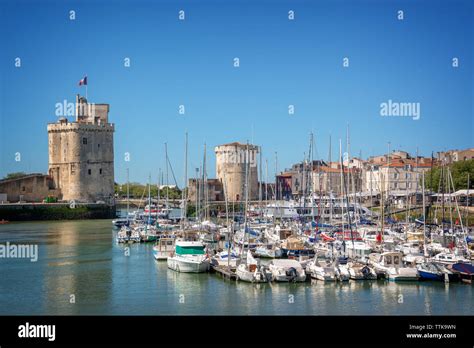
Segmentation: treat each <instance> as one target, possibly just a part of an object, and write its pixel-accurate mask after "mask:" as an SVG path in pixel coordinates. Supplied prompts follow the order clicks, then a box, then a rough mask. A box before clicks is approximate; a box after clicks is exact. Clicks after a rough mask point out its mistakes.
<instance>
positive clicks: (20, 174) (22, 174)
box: [3, 172, 26, 179]
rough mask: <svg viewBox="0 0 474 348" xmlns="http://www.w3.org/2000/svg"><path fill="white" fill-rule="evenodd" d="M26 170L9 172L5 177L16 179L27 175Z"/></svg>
mask: <svg viewBox="0 0 474 348" xmlns="http://www.w3.org/2000/svg"><path fill="white" fill-rule="evenodd" d="M25 175H26V173H25V172H15V173H8V174H7V175H6V176H5V177H4V178H3V179H16V178H21V177H22V176H25Z"/></svg>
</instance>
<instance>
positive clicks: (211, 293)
mask: <svg viewBox="0 0 474 348" xmlns="http://www.w3.org/2000/svg"><path fill="white" fill-rule="evenodd" d="M7 241H10V242H15V243H36V244H38V245H39V258H38V262H30V261H29V260H25V259H0V314H77V315H84V314H132V315H139V314H145V315H229V314H239V315H240V314H244V315H245V314H249V315H281V314H288V315H321V314H323V315H345V314H352V315H389V314H395V315H400V314H407V315H416V314H419V315H431V314H448V315H456V314H465V315H466V314H472V313H473V310H474V308H473V304H472V300H471V298H472V295H473V294H472V286H469V285H464V284H444V283H441V282H439V283H434V282H423V283H422V282H413V283H393V282H387V281H350V282H345V283H322V282H320V281H315V280H312V281H310V282H306V283H297V284H281V283H273V284H249V283H244V282H234V281H229V280H225V279H223V278H222V277H220V276H219V275H216V274H183V273H176V272H174V271H171V270H168V268H167V266H166V262H156V261H155V260H154V258H153V256H152V253H151V249H152V245H150V244H148V245H144V244H141V245H138V244H137V245H129V246H123V245H117V244H115V241H114V233H113V232H112V231H111V223H110V221H109V220H95V221H64V222H62V221H61V222H31V223H12V224H9V225H2V226H0V243H5V242H7ZM127 248H129V249H127ZM126 255H129V256H126Z"/></svg>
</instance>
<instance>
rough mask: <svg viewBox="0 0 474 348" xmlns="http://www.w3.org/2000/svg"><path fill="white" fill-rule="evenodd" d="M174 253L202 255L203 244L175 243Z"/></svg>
mask: <svg viewBox="0 0 474 348" xmlns="http://www.w3.org/2000/svg"><path fill="white" fill-rule="evenodd" d="M176 254H180V255H204V245H202V246H200V245H191V246H181V245H176Z"/></svg>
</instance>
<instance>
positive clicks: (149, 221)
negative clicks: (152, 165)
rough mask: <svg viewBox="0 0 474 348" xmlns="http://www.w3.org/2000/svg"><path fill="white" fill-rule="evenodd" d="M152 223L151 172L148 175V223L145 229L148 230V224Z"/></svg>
mask: <svg viewBox="0 0 474 348" xmlns="http://www.w3.org/2000/svg"><path fill="white" fill-rule="evenodd" d="M150 223H151V174H149V175H148V223H147V224H146V225H145V230H148V225H150Z"/></svg>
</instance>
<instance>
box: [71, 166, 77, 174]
mask: <svg viewBox="0 0 474 348" xmlns="http://www.w3.org/2000/svg"><path fill="white" fill-rule="evenodd" d="M74 174H76V165H75V164H74V163H72V164H71V175H74Z"/></svg>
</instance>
